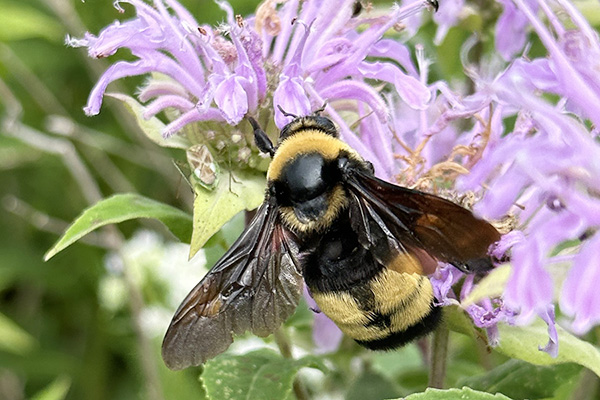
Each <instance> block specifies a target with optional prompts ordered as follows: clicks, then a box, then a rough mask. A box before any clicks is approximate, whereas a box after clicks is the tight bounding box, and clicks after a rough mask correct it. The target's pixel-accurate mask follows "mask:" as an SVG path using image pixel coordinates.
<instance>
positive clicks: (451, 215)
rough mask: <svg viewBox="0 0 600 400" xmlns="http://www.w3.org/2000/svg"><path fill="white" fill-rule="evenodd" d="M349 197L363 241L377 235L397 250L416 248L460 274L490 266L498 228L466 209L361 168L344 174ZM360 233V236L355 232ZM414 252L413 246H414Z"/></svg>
mask: <svg viewBox="0 0 600 400" xmlns="http://www.w3.org/2000/svg"><path fill="white" fill-rule="evenodd" d="M345 180H346V182H347V184H348V187H349V189H350V192H351V193H352V197H353V199H354V200H353V201H352V205H351V213H353V214H355V216H353V220H355V221H356V222H355V223H356V224H360V228H357V229H358V230H362V231H364V233H362V236H363V239H362V240H363V241H367V242H370V243H371V245H373V244H375V242H377V241H378V240H381V237H380V236H382V235H384V236H386V240H388V241H390V242H392V243H393V238H396V239H397V242H398V243H397V244H396V245H395V246H396V247H400V249H399V250H398V251H405V252H406V251H407V249H411V252H413V253H414V249H422V250H424V251H425V252H426V253H428V254H430V255H431V256H433V257H435V258H436V259H438V260H441V261H445V262H449V263H451V264H453V265H455V266H456V267H457V268H459V269H461V270H463V271H464V272H470V273H472V272H481V271H484V270H486V269H489V268H490V267H491V261H490V259H489V257H488V255H487V253H488V249H489V246H490V245H491V244H493V243H495V242H497V241H498V240H499V239H500V234H499V233H498V231H497V230H496V229H495V228H494V227H493V226H492V225H491V224H490V223H488V222H487V221H485V220H482V219H479V218H477V217H475V216H474V215H473V213H471V211H469V210H467V209H465V208H463V207H461V206H459V205H457V204H454V203H452V202H451V201H448V200H445V199H442V198H441V197H437V196H434V195H431V194H427V193H423V192H419V191H417V190H412V189H407V188H404V187H401V186H396V185H393V184H391V183H388V182H386V181H383V180H381V179H378V178H376V177H374V176H372V175H369V174H367V173H365V172H361V171H353V173H351V174H349V176H347V177H346V178H345ZM359 236H360V234H359ZM417 251H418V250H417Z"/></svg>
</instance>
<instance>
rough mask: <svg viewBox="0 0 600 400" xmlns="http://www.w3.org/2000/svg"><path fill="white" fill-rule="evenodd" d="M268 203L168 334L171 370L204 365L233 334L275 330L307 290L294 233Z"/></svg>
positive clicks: (166, 353)
mask: <svg viewBox="0 0 600 400" xmlns="http://www.w3.org/2000/svg"><path fill="white" fill-rule="evenodd" d="M278 218H279V216H278V212H277V207H276V205H274V204H270V203H269V202H265V203H264V204H263V205H262V206H261V207H260V208H259V209H258V211H257V213H256V216H255V217H254V219H253V220H252V222H250V224H249V225H248V227H247V228H246V229H245V230H244V232H243V233H242V234H241V236H240V237H239V238H238V239H237V241H236V242H235V243H234V244H233V246H232V247H231V248H230V249H229V250H228V251H227V253H226V254H225V255H224V256H223V257H222V258H221V259H220V260H219V261H218V262H217V263H216V264H215V266H214V267H213V268H212V269H211V270H210V271H209V272H208V273H207V274H206V276H205V277H204V278H203V279H202V280H201V281H200V283H198V285H196V287H195V288H194V289H193V290H192V291H191V292H190V293H189V294H188V296H187V297H186V298H185V300H184V301H183V302H182V304H181V305H180V306H179V309H178V310H177V311H176V312H175V316H174V317H173V320H172V321H171V325H170V326H169V329H168V330H167V333H166V335H165V338H164V341H163V345H162V356H163V359H164V361H165V364H166V365H167V366H168V367H169V368H171V369H182V368H185V367H189V366H191V365H199V364H202V363H204V362H205V361H207V360H208V359H210V358H213V357H215V356H217V355H218V354H220V353H222V352H223V351H225V350H226V349H227V348H228V347H229V345H230V344H231V343H232V342H233V335H234V334H242V333H244V332H246V331H251V332H252V333H254V334H256V335H259V336H267V335H269V334H270V333H272V332H274V331H275V330H276V329H277V328H278V327H279V326H280V325H281V323H282V322H283V321H285V320H286V319H287V318H288V317H289V316H290V315H291V314H292V313H293V312H294V310H295V309H296V306H297V305H298V301H299V299H300V295H301V293H302V277H301V275H300V267H299V264H298V262H297V259H296V257H297V253H298V248H297V244H296V239H295V237H294V236H293V235H292V234H291V233H290V232H288V231H287V230H286V229H285V228H284V227H283V226H282V225H281V224H279V223H278Z"/></svg>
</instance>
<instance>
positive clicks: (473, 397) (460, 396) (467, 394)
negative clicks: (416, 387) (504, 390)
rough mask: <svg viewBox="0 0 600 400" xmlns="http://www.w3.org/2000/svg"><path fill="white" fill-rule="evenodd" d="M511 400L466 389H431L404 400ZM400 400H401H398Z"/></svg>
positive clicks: (499, 395)
mask: <svg viewBox="0 0 600 400" xmlns="http://www.w3.org/2000/svg"><path fill="white" fill-rule="evenodd" d="M494 399H495V400H510V398H509V397H506V396H504V395H503V394H500V393H496V394H490V393H485V392H479V391H477V390H473V389H470V388H468V387H464V388H462V389H448V390H440V389H432V388H429V389H427V390H425V392H423V393H415V394H411V395H410V396H407V397H405V398H403V399H402V400H494ZM398 400H400V399H398Z"/></svg>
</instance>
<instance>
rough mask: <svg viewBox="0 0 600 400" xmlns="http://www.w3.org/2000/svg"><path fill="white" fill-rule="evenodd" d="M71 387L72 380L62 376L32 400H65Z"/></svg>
mask: <svg viewBox="0 0 600 400" xmlns="http://www.w3.org/2000/svg"><path fill="white" fill-rule="evenodd" d="M70 387H71V379H70V378H69V377H66V376H61V377H58V378H56V380H55V381H54V382H52V383H51V384H50V385H48V386H47V387H45V388H44V389H43V390H41V391H40V392H38V393H37V394H36V395H35V396H33V397H32V398H31V400H63V399H64V398H65V397H67V393H68V392H69V388H70Z"/></svg>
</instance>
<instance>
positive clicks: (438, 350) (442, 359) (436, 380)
mask: <svg viewBox="0 0 600 400" xmlns="http://www.w3.org/2000/svg"><path fill="white" fill-rule="evenodd" d="M449 333H450V331H449V330H448V326H446V324H444V323H443V324H441V325H440V326H439V327H438V328H437V329H436V330H435V332H434V334H433V345H432V347H431V358H430V364H429V365H430V367H429V384H428V386H429V387H433V388H438V389H441V388H443V387H444V379H445V378H446V358H447V355H448V336H449Z"/></svg>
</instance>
